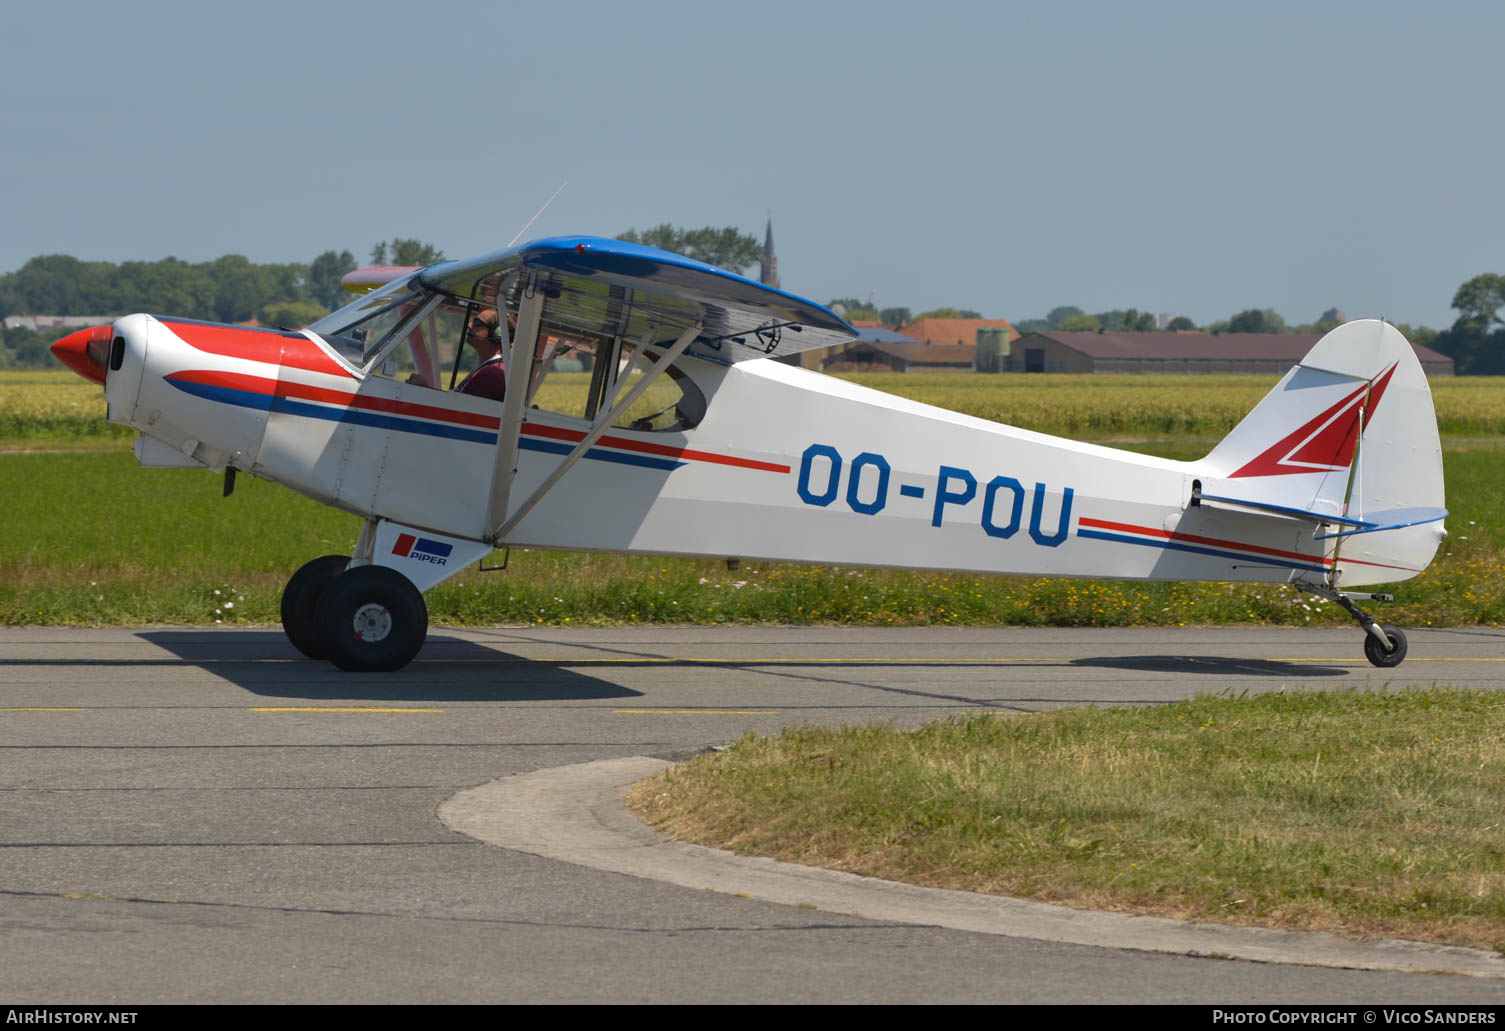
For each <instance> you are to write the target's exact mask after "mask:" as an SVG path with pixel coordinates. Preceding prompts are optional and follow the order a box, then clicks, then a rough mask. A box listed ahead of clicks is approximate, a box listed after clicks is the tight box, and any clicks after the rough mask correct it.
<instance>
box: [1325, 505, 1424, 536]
mask: <svg viewBox="0 0 1505 1031" xmlns="http://www.w3.org/2000/svg"><path fill="white" fill-rule="evenodd" d="M1447 517H1448V510H1447V509H1445V508H1433V507H1428V506H1424V505H1423V506H1417V507H1415V508H1392V509H1390V510H1389V511H1386V512H1374V513H1371V514H1370V517H1369V519H1367V520H1365V523H1366V525H1364V526H1361V527H1359V528H1358V529H1357V530H1341V531H1339V532H1338V533H1322V534H1317V535H1316V536H1315V537H1313V538H1312V539H1313V540H1317V541H1325V540H1328V539H1329V538H1332V537H1352V536H1353V535H1354V534H1357V533H1379V532H1381V531H1382V530H1404V529H1405V528H1406V527H1408V526H1421V525H1422V524H1423V523H1435V522H1438V521H1439V520H1442V519H1446V518H1447ZM1328 521H1329V522H1340V521H1341V522H1352V521H1353V520H1346V519H1345V520H1337V519H1333V520H1328Z"/></svg>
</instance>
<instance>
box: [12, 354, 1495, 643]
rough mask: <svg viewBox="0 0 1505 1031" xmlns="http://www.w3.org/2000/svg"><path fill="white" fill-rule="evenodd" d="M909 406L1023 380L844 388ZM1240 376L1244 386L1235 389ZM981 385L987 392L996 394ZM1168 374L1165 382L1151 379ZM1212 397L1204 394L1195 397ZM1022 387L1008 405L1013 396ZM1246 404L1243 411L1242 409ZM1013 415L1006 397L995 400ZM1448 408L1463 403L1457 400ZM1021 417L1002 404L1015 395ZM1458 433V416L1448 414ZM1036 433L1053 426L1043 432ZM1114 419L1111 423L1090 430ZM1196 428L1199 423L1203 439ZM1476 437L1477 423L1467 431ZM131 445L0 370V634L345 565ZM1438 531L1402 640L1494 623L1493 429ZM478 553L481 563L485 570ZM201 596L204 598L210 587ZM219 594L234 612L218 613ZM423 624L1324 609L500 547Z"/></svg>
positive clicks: (1138, 590)
mask: <svg viewBox="0 0 1505 1031" xmlns="http://www.w3.org/2000/svg"><path fill="white" fill-rule="evenodd" d="M862 378H864V379H866V380H871V381H872V382H873V383H874V384H876V385H878V386H881V387H885V388H887V389H890V390H895V391H898V390H902V391H904V392H905V393H906V394H908V395H910V396H913V397H915V398H917V399H921V400H926V401H931V402H949V403H952V404H955V405H957V406H958V407H960V408H961V409H962V410H964V411H969V412H973V413H980V412H982V411H984V410H985V409H986V407H987V404H988V403H994V402H997V401H998V398H999V397H1000V396H1004V395H1010V396H1016V401H1017V395H1019V394H1020V390H1019V385H1018V384H1017V383H1013V382H1009V381H1017V380H1023V379H1025V377H1022V376H1016V377H1007V376H1004V377H989V376H957V375H953V374H918V375H886V376H872V375H870V376H866V377H862ZM1251 380H1252V381H1251ZM995 381H997V382H996V383H995ZM1167 381H1169V382H1167ZM1029 383H1031V384H1035V383H1038V384H1039V387H1038V388H1037V389H1036V390H1035V393H1036V394H1037V395H1041V396H1045V395H1049V396H1051V397H1055V398H1056V399H1057V400H1056V401H1054V402H1048V403H1045V404H1043V405H1041V404H1038V403H1037V407H1036V409H1035V421H1034V422H1033V424H1032V425H1031V428H1035V429H1044V430H1055V431H1060V432H1064V431H1065V429H1066V427H1067V426H1068V425H1074V423H1073V422H1072V420H1073V419H1078V418H1080V417H1081V416H1080V415H1073V414H1071V413H1072V409H1071V408H1070V405H1069V404H1068V403H1067V401H1066V400H1062V399H1069V398H1070V397H1073V396H1075V397H1078V398H1080V397H1091V398H1092V403H1091V405H1090V406H1089V407H1091V408H1093V409H1097V410H1101V411H1103V412H1108V411H1119V412H1129V411H1141V412H1146V413H1148V412H1151V410H1152V408H1153V407H1154V406H1151V405H1147V404H1146V403H1145V399H1146V398H1147V397H1150V396H1152V395H1153V396H1159V395H1160V394H1161V392H1163V391H1165V390H1167V389H1175V390H1179V391H1180V392H1181V393H1182V394H1184V395H1186V396H1188V397H1191V398H1193V400H1192V401H1189V402H1187V403H1186V404H1184V405H1183V407H1185V408H1186V409H1187V410H1188V411H1192V412H1193V413H1194V414H1195V413H1196V412H1199V411H1201V409H1200V408H1199V407H1198V406H1199V405H1201V406H1212V407H1210V408H1209V409H1208V411H1209V412H1212V409H1213V408H1215V407H1216V405H1218V404H1227V403H1226V402H1225V401H1222V400H1219V398H1220V397H1221V396H1222V394H1224V393H1227V392H1233V393H1234V394H1236V395H1237V397H1238V399H1237V401H1236V403H1233V404H1232V407H1228V410H1227V411H1228V413H1235V412H1236V414H1228V413H1224V414H1222V415H1218V414H1216V413H1215V412H1214V413H1213V414H1206V413H1204V414H1195V418H1197V419H1203V420H1210V421H1211V423H1216V424H1217V425H1221V424H1222V422H1228V424H1229V425H1231V423H1232V421H1236V419H1237V417H1238V415H1241V414H1242V413H1243V411H1244V410H1245V409H1246V408H1247V406H1249V405H1252V404H1253V403H1254V401H1255V400H1257V399H1258V397H1259V396H1260V395H1262V394H1263V392H1264V391H1265V390H1266V389H1268V387H1269V385H1270V381H1268V380H1265V379H1263V378H1258V377H1255V378H1248V377H1231V376H1225V377H1154V376H1123V377H1107V376H1104V377H1067V376H1043V377H1042V376H1036V377H1030V378H1029ZM1214 388H1216V389H1214ZM1434 390H1435V393H1436V396H1437V398H1438V405H1439V408H1441V407H1443V405H1444V399H1445V398H1449V397H1452V398H1454V399H1456V400H1458V402H1459V403H1458V404H1457V405H1455V407H1456V408H1457V413H1458V414H1456V415H1455V419H1456V420H1459V421H1460V424H1463V423H1464V422H1467V420H1466V419H1465V416H1464V415H1463V414H1461V413H1463V412H1465V411H1466V410H1472V408H1473V407H1477V404H1478V403H1479V399H1480V398H1484V399H1485V400H1486V401H1488V400H1489V399H1491V398H1493V399H1495V400H1494V401H1493V403H1494V404H1495V405H1496V408H1495V411H1496V412H1505V380H1451V381H1449V380H1444V381H1439V382H1438V383H1437V384H1434ZM1024 393H1028V391H1025V392H1024ZM1245 395H1247V396H1245ZM1016 401H1010V402H1009V403H1010V404H1015V403H1016ZM1465 402H1466V403H1465ZM1019 403H1022V402H1019ZM1467 418H1468V419H1474V420H1475V421H1474V422H1467V425H1470V426H1473V425H1476V423H1477V422H1478V417H1477V416H1468V417H1467ZM1051 419H1054V420H1056V421H1055V422H1054V423H1052V422H1051V421H1050V420H1051ZM1110 421H1113V420H1110ZM1211 423H1210V424H1211ZM1484 424H1485V425H1487V424H1488V420H1485V422H1484ZM1114 428H1115V431H1118V432H1120V434H1121V433H1128V432H1131V431H1132V432H1138V433H1142V434H1143V435H1144V436H1143V438H1142V439H1138V440H1131V441H1123V440H1121V439H1120V441H1119V442H1120V445H1121V446H1125V447H1131V448H1134V449H1137V450H1142V451H1146V452H1149V453H1154V454H1160V455H1164V456H1166V457H1173V458H1192V457H1197V456H1199V455H1201V454H1205V453H1206V451H1207V450H1208V449H1209V448H1210V446H1211V443H1212V441H1213V440H1214V439H1216V438H1215V437H1205V436H1189V435H1185V434H1183V435H1179V436H1170V437H1167V436H1165V435H1164V434H1163V433H1162V432H1160V431H1162V430H1163V425H1162V423H1159V422H1156V421H1155V419H1154V418H1152V417H1151V416H1150V415H1148V414H1147V415H1145V416H1144V417H1142V418H1138V420H1137V421H1136V420H1135V419H1130V418H1128V417H1124V416H1120V417H1117V418H1116V421H1114ZM130 440H131V437H130V435H129V434H127V433H125V432H124V431H123V430H121V428H120V427H115V426H110V425H109V424H107V423H105V422H104V421H103V402H102V399H101V397H100V391H99V389H98V388H97V387H95V386H93V385H92V384H88V383H85V382H84V381H82V380H80V379H79V378H78V377H76V376H74V375H73V374H72V373H69V372H45V373H5V374H0V498H4V499H5V513H6V515H7V517H8V524H9V526H10V529H11V544H10V547H9V548H7V549H5V551H4V552H3V553H0V622H4V623H7V624H12V625H14V624H131V623H143V622H171V623H211V624H212V623H213V622H214V621H215V620H221V621H223V622H231V621H233V622H262V623H265V622H276V620H277V607H278V600H279V598H280V594H281V591H282V587H283V584H284V583H285V582H286V579H287V577H288V575H289V574H290V573H291V572H292V570H294V569H296V568H297V567H298V566H299V565H301V564H302V563H303V562H304V561H306V560H307V559H310V558H313V557H315V556H317V555H323V554H330V553H336V552H347V551H348V550H349V548H350V546H351V545H352V543H353V542H354V540H355V536H356V533H357V531H358V529H359V523H358V521H357V520H356V519H355V518H354V517H352V516H348V515H345V514H342V513H339V512H336V511H334V510H332V509H328V508H324V507H322V506H320V505H317V504H315V503H313V502H310V501H308V500H306V499H304V498H302V497H300V496H298V495H295V494H293V493H292V492H290V491H287V490H284V489H282V488H279V487H275V486H273V485H271V484H268V483H265V482H261V481H257V480H254V479H252V478H250V477H241V480H240V486H239V487H238V489H237V490H236V493H235V494H234V495H233V496H232V497H231V498H228V499H221V497H220V481H219V479H218V478H217V477H215V476H213V475H212V474H210V473H208V472H203V471H196V470H174V469H137V468H136V467H135V461H134V459H133V458H132V457H131V455H130V453H129V451H128V450H127V448H128V447H129V444H130ZM1444 461H1445V469H1446V476H1447V483H1448V504H1449V507H1450V508H1451V509H1452V512H1453V515H1452V516H1451V518H1450V519H1449V520H1448V526H1449V529H1450V531H1451V533H1452V536H1451V538H1450V539H1449V540H1448V542H1447V543H1446V544H1445V546H1444V548H1443V551H1442V553H1441V554H1440V555H1439V558H1438V560H1437V561H1436V562H1434V563H1433V565H1432V567H1431V569H1429V570H1428V571H1427V572H1426V573H1425V574H1423V575H1422V576H1420V577H1418V578H1417V579H1415V580H1412V581H1409V582H1407V583H1405V584H1403V585H1400V586H1399V587H1398V588H1397V594H1398V596H1399V597H1400V599H1401V601H1400V602H1399V603H1398V604H1396V605H1393V606H1388V607H1384V608H1381V609H1380V616H1381V618H1383V619H1385V620H1386V621H1389V622H1394V623H1397V624H1400V625H1403V626H1426V625H1460V624H1475V625H1500V624H1501V623H1502V622H1505V556H1502V550H1501V547H1502V543H1505V541H1502V537H1501V535H1500V532H1499V530H1498V529H1497V528H1496V526H1495V525H1494V524H1495V521H1496V520H1497V518H1498V515H1499V513H1501V512H1505V436H1491V435H1483V436H1476V437H1471V438H1462V437H1448V438H1446V439H1445V441H1444ZM499 559H500V556H497V557H496V558H495V559H494V560H493V561H499ZM216 592H217V593H216ZM226 601H230V602H232V603H233V607H229V608H227V607H226V605H225V602H226ZM428 603H429V608H430V613H431V616H432V619H433V621H434V622H435V623H437V624H486V623H511V624H515V623H534V622H537V623H547V624H558V625H563V624H576V623H632V622H687V623H728V622H776V623H794V624H800V623H855V624H865V625H921V626H923V625H932V624H950V625H971V626H991V625H1008V624H1016V625H1018V624H1024V625H1037V624H1044V625H1055V626H1122V625H1128V626H1134V625H1167V624H1169V625H1176V624H1206V623H1229V622H1233V623H1262V624H1281V625H1328V624H1332V625H1341V624H1344V623H1346V622H1347V617H1346V616H1344V615H1341V614H1339V613H1335V612H1334V611H1332V608H1331V606H1325V605H1321V604H1317V603H1316V602H1313V601H1311V600H1310V599H1305V598H1298V597H1297V596H1296V595H1295V593H1294V592H1292V591H1290V590H1282V589H1280V588H1271V587H1267V586H1266V587H1255V586H1228V585H1191V584H1125V583H1117V582H1112V581H1082V580H1077V581H1067V580H1049V579H1024V578H1017V577H984V576H967V575H954V574H929V573H911V572H900V571H873V570H860V569H843V568H830V567H808V566H795V565H787V564H762V563H744V565H743V566H742V568H741V569H740V570H738V571H737V572H735V573H732V572H728V571H727V569H726V568H725V566H724V564H722V563H720V562H714V561H702V560H690V559H659V558H649V557H636V556H633V557H628V556H610V555H585V554H572V553H553V552H518V553H513V554H512V555H511V556H510V559H509V563H508V568H507V570H506V571H505V572H500V573H482V572H478V571H476V570H475V569H471V570H468V571H466V572H465V573H463V574H461V575H459V576H457V577H456V578H454V579H452V580H450V581H448V582H446V583H444V584H442V585H440V586H439V587H437V588H435V589H434V590H432V591H430V592H429V594H428Z"/></svg>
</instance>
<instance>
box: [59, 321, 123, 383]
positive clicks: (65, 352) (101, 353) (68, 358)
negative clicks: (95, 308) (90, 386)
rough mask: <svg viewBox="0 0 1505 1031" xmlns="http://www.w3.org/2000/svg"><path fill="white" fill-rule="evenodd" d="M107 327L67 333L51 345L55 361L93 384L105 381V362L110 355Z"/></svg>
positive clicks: (108, 329)
mask: <svg viewBox="0 0 1505 1031" xmlns="http://www.w3.org/2000/svg"><path fill="white" fill-rule="evenodd" d="M110 333H111V327H109V326H95V327H93V328H92V329H81V330H79V331H78V332H77V333H69V334H68V335H67V336H65V337H63V339H61V340H59V341H58V342H57V343H55V344H53V345H52V353H53V354H54V355H55V356H56V357H57V360H58V361H60V362H62V363H63V364H64V365H66V366H68V368H70V369H72V370H73V371H74V372H76V373H78V374H79V375H80V376H82V377H83V378H84V379H92V380H93V381H94V382H95V383H103V382H104V381H105V360H106V358H107V357H108V356H109V353H110Z"/></svg>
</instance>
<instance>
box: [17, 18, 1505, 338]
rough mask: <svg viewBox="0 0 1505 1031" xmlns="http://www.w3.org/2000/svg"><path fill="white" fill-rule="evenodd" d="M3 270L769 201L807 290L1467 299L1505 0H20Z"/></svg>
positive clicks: (1086, 301)
mask: <svg viewBox="0 0 1505 1031" xmlns="http://www.w3.org/2000/svg"><path fill="white" fill-rule="evenodd" d="M0 27H3V32H4V39H5V44H6V45H5V46H4V48H3V49H0V141H3V148H4V149H3V152H0V185H3V190H0V272H7V271H11V270H14V269H15V268H17V267H19V266H20V265H21V264H23V263H24V262H25V261H26V260H27V259H28V258H31V257H33V256H35V255H38V254H48V253H65V254H73V255H76V256H78V257H81V258H90V259H105V260H111V261H121V260H127V259H156V258H161V257H165V256H167V255H175V256H177V257H179V258H183V259H185V260H190V261H201V260H205V259H208V258H213V257H217V256H219V255H221V254H225V253H241V254H245V255H247V256H248V257H250V258H251V259H252V260H254V261H308V260H309V259H311V258H313V257H314V256H315V255H316V254H318V253H319V252H320V251H323V250H326V249H329V248H335V249H342V248H349V249H350V250H351V251H353V252H354V253H355V254H356V256H357V257H358V258H360V259H362V260H364V259H365V258H366V256H367V255H368V253H369V251H370V248H371V245H372V244H373V243H375V242H376V241H377V240H381V239H389V238H391V237H394V236H411V237H418V238H420V239H422V240H425V241H430V242H432V243H434V244H436V245H438V246H439V247H441V248H442V249H443V250H444V252H445V253H446V254H447V255H448V256H450V257H466V256H470V255H473V254H478V253H483V252H486V251H491V250H495V249H497V248H499V247H502V246H505V245H506V244H507V242H508V241H509V240H510V239H511V238H512V237H513V235H514V234H515V233H516V232H517V231H518V230H519V229H520V228H522V226H523V224H524V223H525V222H526V221H527V220H528V219H529V218H530V217H531V216H532V215H533V214H534V212H535V211H536V210H537V209H538V207H539V206H540V205H541V204H543V202H544V201H545V199H547V198H548V196H549V194H550V193H552V192H553V191H554V190H555V189H556V188H557V187H558V186H559V184H560V183H561V182H563V181H566V180H568V182H569V186H568V187H567V188H566V189H565V191H564V193H563V194H561V196H560V197H559V199H558V200H556V201H555V202H554V204H553V205H552V206H551V207H550V208H549V210H548V211H547V212H546V213H545V214H544V215H543V217H542V218H540V219H539V220H538V222H537V223H535V225H534V226H533V228H532V230H530V231H529V233H528V237H529V238H531V237H535V236H549V235H555V234H562V233H594V234H600V235H608V236H609V235H615V234H616V233H619V232H622V231H623V230H625V229H628V228H643V227H647V226H650V225H654V224H657V223H659V222H672V223H675V224H678V225H682V226H687V227H693V226H702V225H707V224H713V225H718V226H720V225H728V224H730V225H736V226H737V227H739V228H741V229H743V230H746V231H749V232H754V233H756V234H758V235H759V236H761V234H762V230H763V221H764V218H765V216H766V215H767V213H768V212H770V211H771V212H772V214H773V220H774V233H775V237H776V241H777V244H778V256H779V268H780V272H781V275H782V278H783V284H784V288H785V289H787V290H791V291H793V292H795V293H800V294H804V295H807V296H810V297H812V298H814V299H816V300H818V301H822V302H824V301H827V300H829V299H831V298H832V297H838V296H856V297H861V298H865V297H866V296H867V295H868V294H869V293H871V294H872V295H873V298H874V302H875V303H876V304H878V305H879V306H886V305H907V306H909V307H910V308H912V309H914V310H915V311H919V310H921V309H924V308H930V307H935V306H939V305H945V304H951V305H956V306H958V307H969V308H976V309H979V310H981V311H982V312H983V313H984V314H986V315H990V316H1002V317H1007V318H1013V319H1019V318H1026V317H1032V316H1036V315H1043V314H1044V313H1045V312H1046V311H1047V310H1048V309H1050V308H1051V307H1053V306H1055V305H1058V304H1076V305H1079V306H1080V307H1082V308H1085V309H1087V310H1088V311H1097V310H1102V309H1107V308H1125V307H1137V308H1140V309H1141V310H1150V311H1156V312H1170V313H1174V314H1186V315H1189V316H1191V317H1192V318H1193V319H1195V320H1196V321H1197V322H1199V323H1203V322H1207V321H1211V320H1213V319H1218V318H1224V317H1227V316H1228V315H1230V314H1232V313H1233V312H1235V311H1238V310H1240V309H1243V308H1248V307H1261V308H1262V307H1272V308H1275V309H1276V310H1277V311H1279V312H1280V313H1281V314H1283V315H1284V316H1285V317H1286V318H1287V320H1288V321H1291V322H1304V321H1310V320H1314V319H1315V318H1316V317H1317V316H1318V315H1319V314H1320V313H1321V312H1322V310H1323V309H1325V308H1327V307H1329V306H1332V305H1336V306H1338V307H1340V308H1342V309H1344V310H1345V311H1346V312H1347V313H1348V315H1349V316H1350V317H1359V316H1386V317H1388V318H1390V319H1392V320H1395V321H1404V322H1412V323H1425V324H1428V325H1432V326H1437V327H1441V326H1445V325H1447V324H1449V323H1450V322H1451V321H1452V318H1453V313H1452V312H1450V310H1449V308H1448V302H1449V301H1450V300H1451V299H1452V296H1453V292H1454V290H1456V289H1457V287H1458V285H1459V284H1460V283H1461V282H1463V281H1464V280H1465V279H1468V278H1469V277H1471V276H1474V275H1477V274H1478V273H1481V272H1500V271H1505V261H1502V260H1501V255H1500V245H1501V242H1502V234H1501V226H1502V222H1505V220H1502V215H1505V175H1502V173H1505V131H1502V125H1501V121H1502V120H1501V117H1500V114H1499V112H1500V110H1501V98H1502V94H1505V91H1502V86H1505V70H1502V69H1505V62H1502V61H1501V59H1500V56H1499V48H1500V42H1501V40H1502V39H1505V4H1500V3H1498V2H1497V0H1496V2H1478V3H1449V2H1445V0H1444V2H1438V3H1430V4H1421V3H1414V2H1408V3H1386V2H1365V3H1323V2H1320V0H1305V2H1299V3H1284V2H1271V0H1262V2H1259V3H1252V2H1251V3H1243V4H1234V3H1209V2H1206V0H1201V2H1188V3H1174V2H1160V0H1132V2H1130V0H1123V2H1118V3H1089V2H1082V3H1072V2H1068V0H1057V2H1053V3H1047V2H1045V0H1036V2H1031V3H1027V4H1007V3H999V2H996V0H995V2H988V3H975V4H974V3H951V2H946V0H929V2H925V3H914V2H905V3H887V2H874V0H868V2H864V3H835V2H823V0H801V2H789V3H785V2H780V0H774V2H762V0H760V2H754V3H738V4H725V3H720V2H716V0H697V2H688V3H667V2H657V0H632V2H617V3H596V2H587V0H577V2H574V3H563V2H556V3H540V2H536V0H535V2H529V3H510V2H495V3H487V2H481V0H456V2H445V0H429V2H415V0H403V2H401V3H395V2H387V0H362V2H360V3H325V2H318V0H312V2H308V0H300V2H297V3H292V2H284V0H262V2H260V3H256V4H235V5H230V4H218V3H205V2H203V0H192V2H175V0H174V2H164V0H142V2H140V3H134V4H123V3H118V2H108V3H105V2H100V3H83V2H76V0H47V2H43V0H0Z"/></svg>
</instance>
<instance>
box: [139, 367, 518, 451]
mask: <svg viewBox="0 0 1505 1031" xmlns="http://www.w3.org/2000/svg"><path fill="white" fill-rule="evenodd" d="M167 382H169V383H171V384H172V385H173V386H175V387H177V388H178V389H179V390H181V391H183V392H184V393H186V394H193V395H194V396H196V397H202V398H205V399H206V400H209V401H218V402H220V403H221V404H227V405H236V406H238V407H241V408H259V409H261V410H262V411H264V412H284V413H286V414H288V415H301V416H304V417H305V418H309V419H325V420H328V421H330V422H348V423H352V424H354V425H356V426H375V427H378V428H380V429H388V430H399V431H401V432H403V433H421V434H423V435H425V436H429V437H445V438H448V439H450V440H465V441H470V442H472V443H475V444H495V443H496V434H495V433H484V432H482V431H480V430H471V429H466V428H464V427H462V426H445V425H443V424H438V423H431V422H419V421H418V420H416V419H404V418H402V417H401V416H396V415H384V414H382V413H381V412H369V411H365V410H364V409H360V408H326V407H324V406H323V405H316V404H310V403H309V402H307V401H294V400H293V399H292V398H289V397H274V396H272V395H271V394H259V393H257V392H255V391H253V390H236V389H235V388H233V387H218V386H211V385H210V384H207V383H193V382H188V381H184V380H176V379H169V380H168V381H167Z"/></svg>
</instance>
